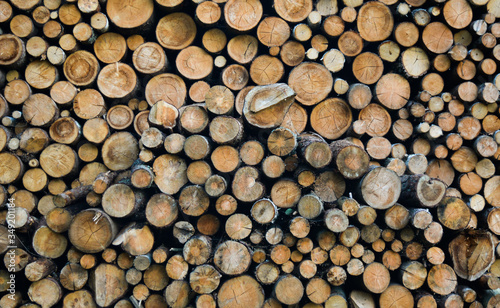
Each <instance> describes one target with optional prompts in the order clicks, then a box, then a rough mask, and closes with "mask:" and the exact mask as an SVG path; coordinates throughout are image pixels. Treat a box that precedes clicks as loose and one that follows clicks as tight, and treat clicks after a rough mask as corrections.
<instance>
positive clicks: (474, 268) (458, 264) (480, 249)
mask: <svg viewBox="0 0 500 308" xmlns="http://www.w3.org/2000/svg"><path fill="white" fill-rule="evenodd" d="M448 249H449V251H450V255H451V258H452V260H453V269H454V270H455V273H456V274H457V276H458V277H460V278H463V279H467V280H469V281H474V280H477V279H478V278H480V277H481V276H482V275H483V274H484V273H485V272H486V271H487V270H488V269H489V268H490V266H491V265H492V264H493V262H495V245H494V243H493V237H492V235H491V233H489V232H485V231H479V230H478V231H466V232H464V233H462V234H460V235H459V236H457V237H456V238H455V239H453V240H452V241H451V242H450V244H449V246H448Z"/></svg>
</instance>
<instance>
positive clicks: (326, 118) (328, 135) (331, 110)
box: [311, 98, 352, 139]
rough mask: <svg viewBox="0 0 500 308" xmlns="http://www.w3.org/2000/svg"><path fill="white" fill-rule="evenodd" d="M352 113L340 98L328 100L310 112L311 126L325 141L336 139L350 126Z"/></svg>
mask: <svg viewBox="0 0 500 308" xmlns="http://www.w3.org/2000/svg"><path fill="white" fill-rule="evenodd" d="M351 122H352V112H351V108H349V105H348V104H347V103H346V102H345V101H344V100H343V99H340V98H328V99H326V100H324V101H322V102H321V103H319V104H318V105H316V106H315V107H314V109H313V111H312V112H311V126H312V128H313V129H314V131H316V132H317V133H318V134H320V135H321V136H322V137H323V138H325V139H337V138H339V137H340V136H342V135H343V134H344V133H345V132H346V131H347V130H348V129H349V127H350V126H351Z"/></svg>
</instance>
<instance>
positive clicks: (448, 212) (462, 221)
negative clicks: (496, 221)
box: [437, 197, 471, 230]
mask: <svg viewBox="0 0 500 308" xmlns="http://www.w3.org/2000/svg"><path fill="white" fill-rule="evenodd" d="M437 216H438V219H439V222H441V223H442V224H443V226H445V227H446V228H448V229H451V230H463V229H465V228H466V227H467V226H468V224H469V221H470V219H471V211H470V208H469V207H468V206H467V205H466V204H465V202H464V201H463V200H462V199H460V198H456V197H445V198H443V200H441V202H440V203H439V205H438V208H437Z"/></svg>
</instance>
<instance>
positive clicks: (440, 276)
mask: <svg viewBox="0 0 500 308" xmlns="http://www.w3.org/2000/svg"><path fill="white" fill-rule="evenodd" d="M427 284H428V286H429V288H430V289H431V290H432V291H433V292H435V293H437V294H440V295H448V294H450V293H451V292H453V290H455V288H456V286H457V276H456V274H455V271H454V270H453V268H451V267H450V266H449V265H447V264H439V265H435V266H433V267H432V268H431V269H430V270H429V273H428V275H427Z"/></svg>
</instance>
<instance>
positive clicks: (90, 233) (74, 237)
mask: <svg viewBox="0 0 500 308" xmlns="http://www.w3.org/2000/svg"><path fill="white" fill-rule="evenodd" d="M101 216H102V217H101ZM110 221H111V219H110V218H109V216H108V215H107V214H106V213H103V212H102V211H96V210H93V209H90V210H86V211H82V212H80V213H79V214H77V215H76V216H75V217H74V218H73V222H72V223H71V226H70V228H69V233H68V236H69V240H70V242H71V244H73V245H74V246H75V247H76V248H77V249H79V250H81V251H83V252H86V253H96V252H100V251H103V250H104V249H105V248H106V247H108V246H109V244H110V243H111V241H112V240H113V232H116V230H113V225H112V224H111V223H110Z"/></svg>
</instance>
